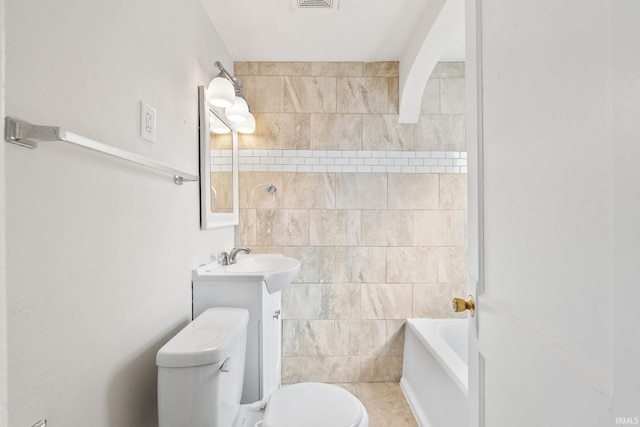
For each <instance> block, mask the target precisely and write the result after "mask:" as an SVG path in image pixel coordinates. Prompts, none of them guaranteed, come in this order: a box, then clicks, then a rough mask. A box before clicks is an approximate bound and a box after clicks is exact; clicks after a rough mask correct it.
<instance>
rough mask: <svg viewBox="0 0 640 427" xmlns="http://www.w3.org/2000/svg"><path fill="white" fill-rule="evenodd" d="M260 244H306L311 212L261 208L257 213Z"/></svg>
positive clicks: (258, 241)
mask: <svg viewBox="0 0 640 427" xmlns="http://www.w3.org/2000/svg"><path fill="white" fill-rule="evenodd" d="M256 230H257V231H256V243H257V244H258V245H289V246H293V245H295V246H306V245H308V244H309V212H308V211H306V210H298V209H260V210H258V212H257V215H256Z"/></svg>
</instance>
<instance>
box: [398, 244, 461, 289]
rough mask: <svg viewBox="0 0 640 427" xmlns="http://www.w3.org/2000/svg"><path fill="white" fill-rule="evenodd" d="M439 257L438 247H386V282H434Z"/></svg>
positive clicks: (436, 277)
mask: <svg viewBox="0 0 640 427" xmlns="http://www.w3.org/2000/svg"><path fill="white" fill-rule="evenodd" d="M446 249H449V248H446ZM439 258H440V257H439V253H438V248H420V247H406V248H387V268H386V270H387V280H386V282H387V283H420V282H436V281H437V280H438V273H439V263H438V261H439Z"/></svg>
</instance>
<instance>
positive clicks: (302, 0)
mask: <svg viewBox="0 0 640 427" xmlns="http://www.w3.org/2000/svg"><path fill="white" fill-rule="evenodd" d="M337 3H338V0H298V7H300V8H303V9H311V8H314V9H333V8H334V7H335V6H337Z"/></svg>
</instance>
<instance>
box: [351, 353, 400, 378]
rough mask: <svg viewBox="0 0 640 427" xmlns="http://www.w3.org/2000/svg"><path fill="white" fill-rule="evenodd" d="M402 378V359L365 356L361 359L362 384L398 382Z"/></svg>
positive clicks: (398, 357)
mask: <svg viewBox="0 0 640 427" xmlns="http://www.w3.org/2000/svg"><path fill="white" fill-rule="evenodd" d="M401 376H402V357H400V356H382V357H377V356H363V357H361V358H360V382H390V381H393V382H398V381H400V377H401Z"/></svg>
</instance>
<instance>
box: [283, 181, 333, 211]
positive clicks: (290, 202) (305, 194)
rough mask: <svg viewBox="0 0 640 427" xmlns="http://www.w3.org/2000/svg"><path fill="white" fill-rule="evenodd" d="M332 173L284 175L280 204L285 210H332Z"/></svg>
mask: <svg viewBox="0 0 640 427" xmlns="http://www.w3.org/2000/svg"><path fill="white" fill-rule="evenodd" d="M335 189H336V176H335V174H334V173H284V174H283V184H282V199H283V200H282V202H283V206H284V207H285V208H296V209H332V208H334V207H335V203H336V202H335V201H336V195H335V191H336V190H335Z"/></svg>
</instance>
